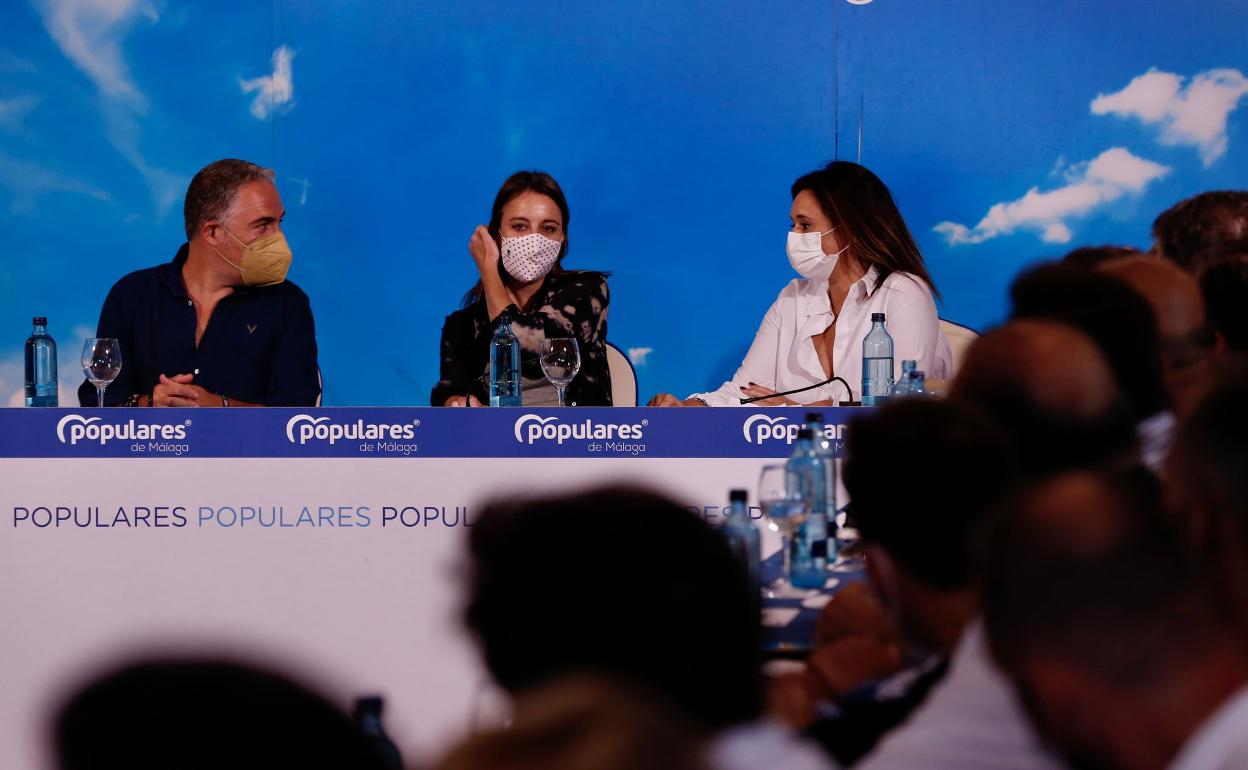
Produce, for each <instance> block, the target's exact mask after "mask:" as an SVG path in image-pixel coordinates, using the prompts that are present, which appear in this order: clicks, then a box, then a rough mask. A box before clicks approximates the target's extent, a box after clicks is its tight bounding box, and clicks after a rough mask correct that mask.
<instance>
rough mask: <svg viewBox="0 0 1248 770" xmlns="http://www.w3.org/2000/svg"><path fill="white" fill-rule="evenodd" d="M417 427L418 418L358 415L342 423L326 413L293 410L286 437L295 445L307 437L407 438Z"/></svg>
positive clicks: (309, 438) (331, 441)
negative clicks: (402, 419) (368, 418)
mask: <svg viewBox="0 0 1248 770" xmlns="http://www.w3.org/2000/svg"><path fill="white" fill-rule="evenodd" d="M418 427H420V420H412V421H411V422H398V423H384V422H381V423H379V422H365V421H364V420H362V419H361V420H355V421H354V422H345V423H343V422H334V421H333V420H332V419H331V418H329V417H313V416H312V415H310V414H297V415H295V416H294V417H291V418H290V419H289V420H287V421H286V438H287V440H289V441H290V443H292V444H299V445H303V444H307V443H308V442H309V441H327V442H329V443H330V444H331V445H332V444H335V443H337V442H339V441H411V440H412V439H414V438H416V428H418Z"/></svg>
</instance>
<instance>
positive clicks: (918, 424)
mask: <svg viewBox="0 0 1248 770" xmlns="http://www.w3.org/2000/svg"><path fill="white" fill-rule="evenodd" d="M1014 475H1015V467H1014V462H1013V459H1012V455H1011V448H1010V445H1009V442H1008V440H1007V439H1006V437H1005V436H1004V434H1002V432H1001V431H1000V429H999V428H997V426H996V425H994V424H993V423H992V422H991V421H989V420H988V419H987V418H986V417H984V416H983V415H981V414H980V413H979V412H978V411H976V410H975V409H973V408H972V407H970V406H967V405H965V404H961V403H958V402H954V401H934V400H919V399H906V400H902V401H898V402H895V403H892V404H889V405H888V406H886V407H883V408H881V409H879V410H875V411H874V412H872V413H869V414H867V415H864V416H862V417H859V418H858V419H855V420H854V422H853V425H852V426H851V427H850V430H849V432H848V434H847V437H846V459H845V468H844V480H845V489H846V491H848V493H849V497H850V500H851V503H850V511H851V515H852V516H853V518H854V521H855V522H856V524H857V526H858V529H859V531H860V532H861V534H862V541H863V544H864V546H866V548H867V550H868V558H867V569H868V572H869V574H870V575H871V578H872V583H873V584H874V585H875V587H876V591H877V593H878V594H879V595H880V597H881V599H882V600H883V601H884V603H885V605H886V607H887V608H888V609H889V611H890V612H891V614H892V615H893V617H894V620H895V621H896V622H898V624H899V625H900V626H901V628H902V629H903V631H905V632H906V635H907V636H908V637H910V638H911V639H912V640H913V641H917V642H920V643H922V644H924V645H926V646H928V647H939V646H940V645H941V642H942V640H940V639H937V638H935V637H937V636H938V633H937V632H936V631H935V627H936V625H937V623H938V622H939V620H938V619H937V618H933V617H931V614H932V613H943V612H946V610H947V608H946V607H945V606H944V605H943V604H940V603H938V602H933V601H931V600H932V597H933V596H935V595H940V594H944V595H949V594H961V593H968V592H972V591H973V589H974V583H975V580H974V564H973V563H974V559H973V558H972V542H973V540H974V535H975V532H976V530H977V529H978V528H979V526H980V524H981V523H982V520H983V518H984V517H985V516H986V514H987V512H988V511H989V510H990V509H992V508H994V507H995V505H996V504H997V503H998V501H999V499H1000V497H1001V496H1002V495H1003V494H1004V493H1005V492H1006V491H1007V490H1008V489H1009V487H1010V485H1011V484H1012V482H1013V480H1014ZM898 479H905V483H906V485H907V486H908V487H910V488H913V489H918V490H943V491H942V492H940V493H939V494H934V495H922V497H921V500H920V499H918V498H916V499H915V500H913V501H907V500H906V499H904V498H899V497H898V494H897V487H896V484H897V481H898Z"/></svg>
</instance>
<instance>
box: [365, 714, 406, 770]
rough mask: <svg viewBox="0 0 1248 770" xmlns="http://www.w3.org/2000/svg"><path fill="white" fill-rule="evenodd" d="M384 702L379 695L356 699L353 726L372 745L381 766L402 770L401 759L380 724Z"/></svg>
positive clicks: (397, 750)
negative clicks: (357, 728)
mask: <svg viewBox="0 0 1248 770" xmlns="http://www.w3.org/2000/svg"><path fill="white" fill-rule="evenodd" d="M384 706H385V701H383V700H382V698H381V696H379V695H370V696H367V697H364V698H357V699H356V701H355V724H356V726H357V727H359V728H360V732H362V733H364V735H365V736H367V738H368V742H369V743H371V744H372V745H373V749H374V750H375V751H376V752H377V756H378V757H380V758H381V761H382V764H384V765H385V766H386V767H388V768H390V770H403V757H402V755H400V754H399V747H398V746H396V745H394V741H392V740H390V736H389V735H386V730H385V728H384V727H383V726H382V724H381V711H382V708H383V707H384Z"/></svg>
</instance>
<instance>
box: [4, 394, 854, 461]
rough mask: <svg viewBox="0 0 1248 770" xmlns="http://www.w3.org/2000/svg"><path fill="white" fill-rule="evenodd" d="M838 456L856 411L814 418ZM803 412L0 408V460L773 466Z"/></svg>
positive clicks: (789, 445)
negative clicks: (696, 460)
mask: <svg viewBox="0 0 1248 770" xmlns="http://www.w3.org/2000/svg"><path fill="white" fill-rule="evenodd" d="M820 411H821V413H822V414H823V418H824V421H825V423H827V426H826V428H825V430H824V437H825V438H826V439H827V441H828V443H829V446H830V448H831V449H832V450H833V451H834V452H835V454H836V455H837V456H838V457H839V456H840V455H841V452H842V451H843V447H844V438H845V430H846V427H847V425H848V423H849V422H850V421H851V420H852V419H853V417H854V415H855V414H859V413H861V411H862V410H861V409H860V408H846V407H837V408H825V409H822V410H820ZM804 414H805V410H804V409H791V408H783V409H698V408H683V409H682V408H675V409H652V408H644V407H638V408H614V409H612V408H598V409H586V408H582V409H433V408H342V409H338V408H335V409H0V458H3V457H708V458H723V457H759V458H768V457H784V456H786V455H788V454H789V453H790V452H791V451H792V444H793V441H794V440H795V439H796V437H797V430H798V428H799V427H800V426H801V424H802V418H803V416H804Z"/></svg>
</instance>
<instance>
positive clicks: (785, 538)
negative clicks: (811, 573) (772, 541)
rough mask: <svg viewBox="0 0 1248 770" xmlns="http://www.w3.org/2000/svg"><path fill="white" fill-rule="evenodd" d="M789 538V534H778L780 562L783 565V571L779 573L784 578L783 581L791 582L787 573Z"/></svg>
mask: <svg viewBox="0 0 1248 770" xmlns="http://www.w3.org/2000/svg"><path fill="white" fill-rule="evenodd" d="M790 539H791V538H790V537H789V535H781V536H780V550H781V552H782V553H781V558H782V562H781V563H782V564H783V565H784V567H783V571H782V572H781V573H780V576H781V577H782V578H784V582H785V583H789V584H792V582H793V578H792V577H791V576H790V575H789V541H790Z"/></svg>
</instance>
